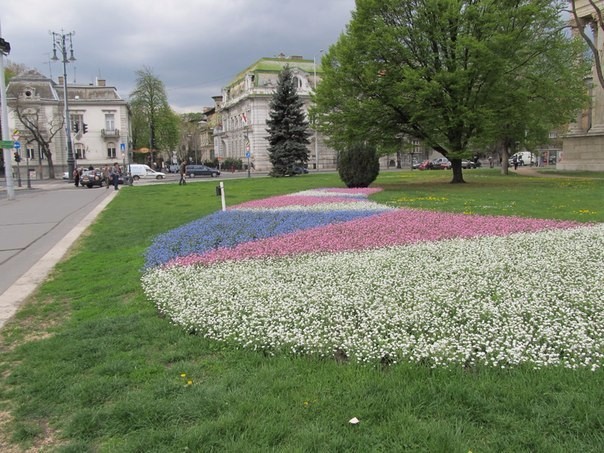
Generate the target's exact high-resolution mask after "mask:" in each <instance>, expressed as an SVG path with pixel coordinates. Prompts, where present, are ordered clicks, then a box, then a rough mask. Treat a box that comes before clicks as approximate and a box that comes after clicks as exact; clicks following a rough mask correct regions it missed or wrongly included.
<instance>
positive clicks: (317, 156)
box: [312, 49, 323, 171]
mask: <svg viewBox="0 0 604 453" xmlns="http://www.w3.org/2000/svg"><path fill="white" fill-rule="evenodd" d="M322 53H323V49H321V50H319V56H320V55H321V54H322ZM312 62H313V89H314V90H313V91H317V55H313V57H312ZM314 123H315V124H314V129H315V162H316V163H315V167H316V170H317V171H319V134H318V133H317V121H316V119H315V121H314Z"/></svg>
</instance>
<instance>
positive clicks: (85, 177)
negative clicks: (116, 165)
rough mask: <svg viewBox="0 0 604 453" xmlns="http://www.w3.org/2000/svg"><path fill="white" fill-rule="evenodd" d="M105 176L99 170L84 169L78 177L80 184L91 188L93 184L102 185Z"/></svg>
mask: <svg viewBox="0 0 604 453" xmlns="http://www.w3.org/2000/svg"><path fill="white" fill-rule="evenodd" d="M105 182H106V181H105V178H104V177H103V173H102V172H101V171H100V170H85V171H84V172H83V173H82V176H81V177H80V185H82V186H86V187H88V188H89V189H92V188H93V187H94V186H99V187H103V184H105Z"/></svg>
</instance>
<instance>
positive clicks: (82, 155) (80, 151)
mask: <svg viewBox="0 0 604 453" xmlns="http://www.w3.org/2000/svg"><path fill="white" fill-rule="evenodd" d="M75 152H76V159H86V148H85V147H84V145H83V144H82V143H76V145H75Z"/></svg>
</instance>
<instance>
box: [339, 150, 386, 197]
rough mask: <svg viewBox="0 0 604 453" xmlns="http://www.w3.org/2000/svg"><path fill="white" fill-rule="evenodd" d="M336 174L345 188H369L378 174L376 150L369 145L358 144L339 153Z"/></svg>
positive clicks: (378, 163)
mask: <svg viewBox="0 0 604 453" xmlns="http://www.w3.org/2000/svg"><path fill="white" fill-rule="evenodd" d="M338 173H339V174H340V179H341V180H342V182H344V184H346V186H347V187H369V184H371V183H372V182H373V181H375V178H377V176H378V174H379V173H380V162H379V159H378V155H377V152H376V149H375V148H374V147H373V146H370V145H366V144H358V145H354V146H352V147H350V148H348V149H347V150H344V151H340V154H339V161H338Z"/></svg>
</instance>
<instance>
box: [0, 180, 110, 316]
mask: <svg viewBox="0 0 604 453" xmlns="http://www.w3.org/2000/svg"><path fill="white" fill-rule="evenodd" d="M0 184H2V189H1V190H0V328H1V327H2V326H3V325H4V324H5V323H6V321H7V320H8V319H9V318H11V317H12V316H13V315H14V314H15V312H16V311H17V309H18V307H19V306H20V305H21V304H22V303H23V301H25V300H26V299H27V298H28V297H29V296H30V295H31V294H32V293H33V292H34V291H35V290H36V288H37V287H38V286H39V285H40V284H41V283H42V282H43V281H44V280H45V279H46V277H47V276H48V274H49V272H50V271H51V270H52V268H53V267H54V266H55V265H56V263H57V262H59V261H60V260H61V259H62V258H63V257H64V256H65V254H66V253H67V251H68V250H69V248H70V247H71V246H72V244H73V243H74V242H75V241H76V240H77V239H78V237H79V236H80V235H81V234H82V233H83V232H84V231H85V230H86V228H87V227H88V226H89V225H90V224H91V223H92V222H93V221H94V219H95V218H96V217H97V215H98V214H99V213H100V212H101V211H102V210H103V209H104V208H105V206H107V204H109V202H111V200H112V199H113V197H114V196H116V195H117V194H118V192H116V191H114V190H113V189H110V190H106V189H104V188H93V189H86V188H76V187H75V186H74V185H73V184H69V183H68V182H66V181H61V180H58V181H36V182H33V181H32V189H27V187H21V188H17V187H16V185H15V199H14V200H8V196H7V193H6V185H5V182H4V180H0Z"/></svg>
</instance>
